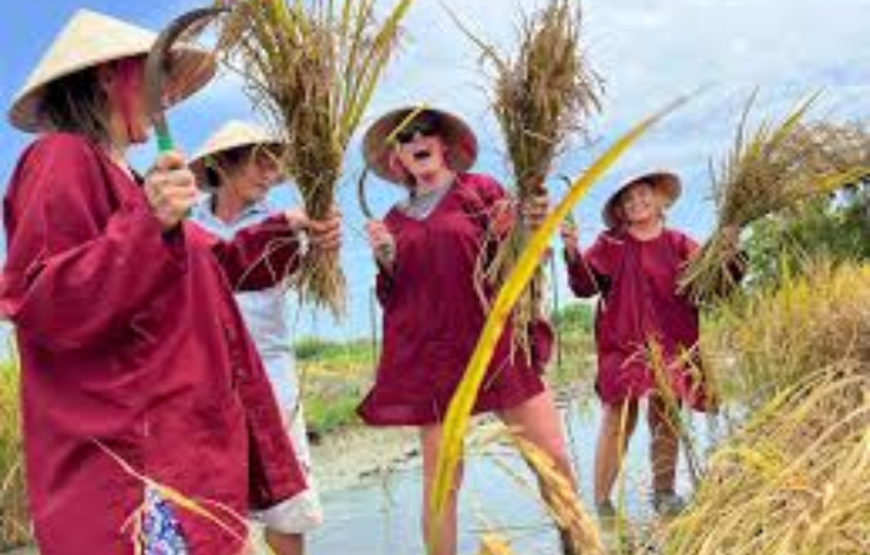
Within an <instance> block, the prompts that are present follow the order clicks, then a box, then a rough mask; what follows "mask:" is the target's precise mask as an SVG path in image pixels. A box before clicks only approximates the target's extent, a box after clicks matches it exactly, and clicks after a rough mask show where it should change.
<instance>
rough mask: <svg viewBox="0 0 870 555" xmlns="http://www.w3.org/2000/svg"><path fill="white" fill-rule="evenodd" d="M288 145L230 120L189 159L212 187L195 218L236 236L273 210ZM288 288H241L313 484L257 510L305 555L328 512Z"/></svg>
mask: <svg viewBox="0 0 870 555" xmlns="http://www.w3.org/2000/svg"><path fill="white" fill-rule="evenodd" d="M283 148H284V143H282V142H281V141H280V140H279V139H277V138H275V137H274V136H272V135H270V134H269V133H268V132H267V131H265V130H264V129H262V128H260V127H259V126H257V125H254V124H252V123H249V122H245V121H237V120H232V121H229V122H227V123H226V124H224V125H223V126H222V127H221V128H220V129H218V131H216V132H215V133H214V134H213V135H212V136H211V137H209V139H208V140H207V141H206V143H205V144H204V145H203V146H202V148H201V149H200V150H199V152H197V153H196V154H195V155H194V156H193V158H191V160H190V167H191V169H192V170H193V172H194V174H195V175H196V176H197V181H198V183H199V184H200V188H201V189H204V190H206V191H208V192H209V194H207V195H204V196H203V198H202V199H201V200H200V201H199V202H198V203H197V204H196V206H195V207H194V210H193V213H192V217H191V219H192V221H194V222H196V223H197V224H199V225H201V226H202V227H204V228H205V229H206V230H208V231H209V232H210V233H213V234H215V235H216V236H218V237H220V238H221V239H224V240H230V239H232V238H233V237H234V236H236V235H237V234H238V233H240V232H241V231H242V230H244V229H246V228H248V227H250V226H252V225H255V224H257V223H259V222H261V221H263V220H264V219H266V218H268V217H269V216H271V215H272V214H274V213H275V210H274V209H273V208H272V207H271V206H270V205H269V203H268V200H267V194H268V192H269V190H270V189H271V188H272V187H274V186H276V185H278V184H279V183H280V182H281V181H282V177H283V176H282V175H281V171H280V164H279V162H280V157H281V154H282V150H283ZM297 217H298V218H300V219H304V218H305V215H304V213H302V212H300V213H298V215H297ZM276 271H279V272H280V271H281V269H276ZM288 295H289V291H288V289H287V287H286V286H284V285H278V286H276V287H272V288H269V289H265V290H262V291H243V292H240V293H237V294H236V300H237V301H238V303H239V307H240V308H241V310H242V316H244V318H245V322H246V324H247V326H248V331H249V332H250V333H251V336H252V338H253V339H254V343H255V345H256V347H257V351H258V352H259V353H260V357H261V358H262V359H263V364H264V366H265V368H266V373H267V374H268V376H269V381H270V382H271V383H272V389H273V390H274V392H275V395H276V397H277V399H278V405H279V406H280V407H281V411H282V413H283V415H284V418H285V422H286V423H287V429H288V432H289V434H290V439H291V441H292V442H293V446H294V447H295V449H296V454H297V456H298V457H299V461H300V462H301V463H302V466H303V469H304V470H305V472H306V478H308V483H309V489H308V490H307V491H306V492H305V493H303V494H300V495H297V496H296V497H294V498H293V499H291V500H290V501H289V502H287V503H284V504H281V505H279V506H277V507H271V508H269V509H267V510H266V511H263V512H262V513H260V514H258V515H257V516H258V517H259V519H260V520H262V521H264V522H265V524H266V527H265V536H266V542H267V543H268V544H269V546H270V547H271V548H272V550H273V551H274V552H275V554H276V555H295V554H301V553H302V552H303V547H304V536H303V534H305V533H308V532H311V531H313V530H314V529H315V528H316V527H317V526H319V525H320V523H321V522H322V519H323V516H322V510H321V507H320V501H319V498H318V495H317V491H316V490H315V488H314V485H313V481H312V476H311V472H310V470H311V455H310V451H309V446H308V437H307V434H306V430H305V419H304V415H303V410H302V405H301V398H300V395H299V392H300V389H299V381H298V380H299V378H298V375H297V372H296V368H295V361H294V358H293V337H292V333H291V331H290V325H289V322H288V312H287V309H288Z"/></svg>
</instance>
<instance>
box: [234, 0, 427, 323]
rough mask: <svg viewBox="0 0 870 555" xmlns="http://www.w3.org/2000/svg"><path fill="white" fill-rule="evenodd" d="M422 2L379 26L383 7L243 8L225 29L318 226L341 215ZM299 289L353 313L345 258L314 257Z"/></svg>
mask: <svg viewBox="0 0 870 555" xmlns="http://www.w3.org/2000/svg"><path fill="white" fill-rule="evenodd" d="M412 2H413V0H397V3H396V4H395V6H393V7H392V8H391V9H390V11H389V13H387V15H386V17H385V19H384V20H383V23H382V24H378V23H376V22H375V14H374V11H375V0H345V1H344V2H333V1H332V0H310V1H308V0H306V1H302V0H239V1H237V2H235V3H234V8H233V11H232V13H231V14H230V15H229V16H228V17H227V19H226V21H225V25H224V27H223V30H222V36H221V39H220V47H221V48H222V49H223V51H224V52H226V53H227V54H226V55H227V58H228V61H229V63H230V64H231V65H234V66H236V67H237V68H238V71H240V72H241V74H242V75H243V76H244V77H245V79H246V82H247V89H248V92H249V94H250V96H251V98H252V100H253V101H254V104H255V106H257V107H258V108H260V109H261V110H263V111H265V113H266V116H267V118H268V119H269V120H270V121H271V122H272V124H273V127H275V128H276V130H277V131H278V134H279V135H280V136H282V138H283V139H284V140H285V141H286V143H287V144H288V145H289V147H288V148H287V149H286V154H285V159H284V168H285V170H286V174H287V175H289V176H290V177H291V178H292V179H293V180H294V181H295V182H296V185H297V186H298V188H299V191H300V193H301V195H302V198H303V201H304V202H305V208H306V210H307V212H308V214H309V215H310V216H311V217H312V218H315V219H322V218H325V217H326V216H327V215H328V214H329V212H330V210H332V207H333V205H334V203H335V196H336V193H335V191H336V187H337V186H338V182H339V179H340V177H341V166H342V161H343V158H344V153H345V150H346V148H347V145H348V142H349V141H350V138H351V136H352V135H353V133H354V132H355V130H356V129H357V127H358V126H359V124H360V121H361V119H362V116H363V113H364V112H365V109H366V107H367V106H368V103H369V100H370V99H371V97H372V94H373V92H374V90H375V87H376V85H377V83H378V80H379V78H380V76H381V73H382V71H383V69H384V67H385V66H386V64H387V62H388V61H389V59H390V57H391V55H392V54H393V52H394V50H395V49H396V45H397V39H398V35H399V23H400V21H401V20H402V18H403V16H404V15H405V13H406V12H407V10H408V8H409V7H410V5H411V3H412ZM299 286H300V290H301V291H303V293H307V294H310V296H311V298H312V300H313V301H314V302H315V303H316V304H317V305H320V306H327V307H329V308H330V309H331V310H332V311H333V313H334V314H336V315H339V314H341V313H343V311H344V303H345V301H344V295H345V292H344V291H345V280H344V276H343V274H342V273H341V269H340V268H339V266H338V259H337V254H336V255H334V256H330V257H327V256H324V255H323V254H322V253H319V252H317V251H312V253H311V254H310V255H309V256H308V258H307V260H306V261H304V263H303V265H302V270H301V272H300V283H299Z"/></svg>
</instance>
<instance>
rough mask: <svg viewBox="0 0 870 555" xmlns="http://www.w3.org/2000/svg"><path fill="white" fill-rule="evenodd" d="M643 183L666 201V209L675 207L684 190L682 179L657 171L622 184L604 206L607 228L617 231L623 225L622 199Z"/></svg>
mask: <svg viewBox="0 0 870 555" xmlns="http://www.w3.org/2000/svg"><path fill="white" fill-rule="evenodd" d="M641 182H643V183H649V184H650V186H651V187H652V188H653V189H654V190H656V191H657V192H658V193H659V194H660V195H661V196H662V198H664V199H665V206H664V207H665V208H670V207H671V206H673V204H674V203H675V202H677V199H679V198H680V194H681V193H682V190H683V186H682V183H681V181H680V178H679V177H678V176H677V175H676V174H674V173H671V172H666V171H657V172H651V173H647V174H644V175H641V176H639V177H635V178H634V179H631V180H629V181H627V182H625V183H624V184H622V185H621V186H620V187H619V188H618V189H617V190H616V191H615V192H614V193H613V194H612V195H610V198H609V199H607V202H606V203H605V204H604V210H602V213H601V217H602V219H603V220H604V224H605V225H606V226H607V227H609V228H610V229H615V228H617V227H619V226H620V225H621V224H622V223H623V222H622V218H621V216H620V214H619V201H620V197H621V196H622V194H623V193H624V192H625V191H627V190H628V189H629V188H630V187H632V186H634V185H637V184H638V183H641Z"/></svg>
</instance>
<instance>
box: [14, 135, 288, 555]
mask: <svg viewBox="0 0 870 555" xmlns="http://www.w3.org/2000/svg"><path fill="white" fill-rule="evenodd" d="M4 212H5V225H6V230H7V236H8V244H9V250H8V259H7V261H6V266H5V269H4V272H3V275H2V281H0V310H2V312H3V314H5V315H6V316H8V317H9V318H10V319H11V320H12V321H13V322H14V324H15V327H16V334H17V340H18V346H19V350H20V358H21V371H22V398H23V399H22V400H23V413H24V414H23V416H24V424H23V427H24V442H25V456H26V464H27V478H28V482H27V485H28V492H29V497H30V504H31V505H30V507H31V511H32V517H33V521H34V525H35V530H36V537H37V541H38V542H39V546H40V550H41V553H42V555H85V554H113V555H115V554H132V553H133V552H134V548H133V544H132V543H131V540H130V538H131V535H132V533H133V527H132V526H130V525H129V523H126V525H125V522H126V521H127V519H128V517H130V516H131V515H132V514H133V513H134V511H135V510H136V509H137V507H138V506H139V505H140V504H141V503H142V499H143V488H144V486H143V483H142V482H141V481H140V480H139V479H137V478H136V477H134V476H132V475H130V474H129V473H127V472H125V471H124V470H123V469H122V468H121V466H120V465H119V464H118V463H117V462H116V461H114V460H113V459H112V458H111V457H110V456H109V455H107V454H106V452H105V451H104V450H103V448H105V449H108V450H109V451H111V452H112V453H114V454H115V455H117V456H118V457H120V459H122V460H123V461H125V462H126V463H127V464H129V465H130V467H132V469H133V470H134V471H135V472H138V473H141V474H142V475H144V476H147V477H148V478H150V479H152V480H155V481H157V482H159V483H161V484H164V485H166V486H169V487H171V488H173V489H175V490H177V491H178V492H180V493H181V494H183V495H184V496H187V497H189V498H191V499H194V500H199V501H203V500H207V501H209V502H216V503H219V504H221V505H222V506H223V507H224V509H219V508H215V507H216V505H214V504H208V505H207V508H208V509H210V510H211V511H213V512H215V513H216V514H217V515H218V516H219V517H221V518H222V519H223V520H224V521H226V522H229V523H232V524H233V527H234V528H235V530H236V532H237V533H238V534H242V535H244V534H245V532H244V530H243V525H241V524H239V522H238V521H237V520H234V519H233V518H232V517H230V516H229V515H228V512H227V510H230V511H234V512H235V513H236V514H237V515H242V516H245V515H247V513H248V511H249V509H251V508H256V509H262V508H265V507H267V506H270V505H272V504H275V503H277V502H279V501H282V500H284V499H288V498H290V497H292V496H294V495H295V494H296V493H298V492H300V491H302V489H303V487H304V483H305V481H304V478H303V475H302V473H301V469H300V468H299V466H298V463H296V460H295V454H294V453H293V450H292V447H291V446H290V443H289V441H288V439H287V434H286V433H285V432H284V429H283V427H282V423H281V415H280V413H279V411H278V408H277V406H276V403H275V401H274V398H273V396H272V392H271V388H270V386H269V382H268V381H267V379H266V376H265V373H264V371H263V368H262V364H261V362H260V360H259V358H258V357H257V355H256V351H255V350H254V347H253V345H252V342H251V340H250V339H249V337H248V334H247V332H246V331H245V326H244V324H243V322H242V319H241V316H240V314H239V311H238V309H237V308H236V304H235V302H234V300H233V296H232V291H231V284H232V285H233V286H238V287H241V288H260V287H265V286H268V285H271V284H272V283H273V282H274V279H275V277H274V275H273V274H272V273H271V272H270V271H269V268H267V267H266V264H263V263H260V262H261V260H260V258H259V257H260V256H261V255H262V253H263V252H264V249H265V248H266V247H267V245H271V244H274V240H275V239H280V240H281V241H282V242H283V243H285V244H286V247H285V248H281V249H278V250H277V251H276V252H275V253H274V254H273V255H272V257H271V259H270V262H272V265H273V267H278V268H283V267H285V265H286V264H287V263H288V262H289V261H291V260H292V259H293V258H295V256H296V254H297V246H296V241H295V240H294V238H293V236H292V234H291V233H290V232H289V230H288V228H287V226H286V225H285V222H284V220H283V218H275V219H272V220H270V221H267V222H265V223H264V224H262V225H261V226H259V227H256V228H252V229H251V230H250V231H248V232H245V233H242V234H240V235H239V236H238V238H237V240H235V241H233V242H232V243H222V242H218V241H216V240H215V239H214V238H212V237H211V236H210V235H208V234H206V233H205V232H202V231H199V230H198V228H197V227H196V226H193V225H187V224H183V225H182V226H181V228H179V229H178V230H176V231H174V232H171V233H169V234H163V233H162V229H161V226H160V223H159V222H158V221H157V219H156V218H155V217H154V216H153V215H152V213H151V210H150V207H149V205H148V203H147V200H146V198H145V195H144V193H143V191H142V189H141V187H139V186H138V185H137V184H136V183H135V182H134V181H133V180H131V179H130V178H129V177H128V176H127V175H126V174H125V173H124V172H123V171H122V170H120V169H119V168H118V167H117V166H116V165H115V164H113V163H112V162H111V161H110V160H109V159H108V157H107V156H106V155H105V154H104V153H103V152H102V150H101V149H99V148H98V147H96V146H95V145H93V144H92V143H90V142H88V141H86V140H85V139H83V138H81V137H78V136H76V135H70V134H51V135H48V136H45V137H43V138H41V139H39V140H37V141H36V142H35V143H34V144H33V145H31V147H30V148H28V149H27V151H26V152H25V153H24V154H23V156H22V157H21V160H20V162H19V164H18V167H17V169H16V171H15V173H14V175H13V177H12V181H11V184H10V187H9V191H8V193H7V197H6V200H5V205H4ZM175 512H176V513H177V515H178V517H179V519H180V521H181V525H182V529H183V533H184V535H185V536H186V539H187V541H188V545H189V547H190V552H191V553H192V554H194V555H197V554H208V555H223V554H227V555H230V554H233V555H234V554H236V553H238V551H239V550H240V548H241V543H240V542H239V540H238V539H237V538H234V537H233V535H231V534H228V533H227V532H225V531H222V530H220V529H219V528H218V527H217V526H215V525H214V524H212V523H209V522H207V521H206V520H205V519H204V518H202V517H200V516H196V515H194V514H193V513H191V512H188V511H186V510H184V509H183V508H181V507H178V506H175Z"/></svg>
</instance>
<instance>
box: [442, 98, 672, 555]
mask: <svg viewBox="0 0 870 555" xmlns="http://www.w3.org/2000/svg"><path fill="white" fill-rule="evenodd" d="M687 100H688V97H681V98H679V99H677V100H676V101H674V102H673V103H671V104H670V105H668V106H667V107H666V108H664V109H663V110H661V111H660V112H658V113H656V114H654V115H652V116H649V117H648V118H646V119H644V120H643V121H641V122H640V123H639V124H637V125H636V126H635V127H633V128H632V129H630V130H629V131H628V132H627V133H625V134H624V135H623V136H622V137H620V138H619V139H618V140H617V141H616V143H614V144H613V145H612V146H611V147H610V148H609V149H608V150H607V151H606V152H605V153H604V154H602V155H601V156H600V157H599V158H598V159H597V160H596V161H595V163H594V164H592V166H591V167H590V168H589V169H588V170H587V171H586V172H585V173H584V174H583V175H581V176H580V177H579V178H578V179H577V180H576V181H574V183H573V184H572V186H571V188H570V190H569V191H568V193H567V194H566V195H565V197H564V198H563V199H562V201H561V202H560V203H559V204H558V205H557V206H556V208H555V210H554V211H553V212H552V213H551V214H550V215H549V216H548V217H547V219H546V220H545V221H544V223H543V224H542V225H541V227H540V228H538V229H537V230H536V231H535V232H534V233H533V234H532V235H531V237H530V238H529V241H528V244H527V245H526V248H525V249H524V250H523V251H522V253H521V254H520V257H519V259H518V260H517V264H516V266H515V267H514V268H513V269H512V270H511V272H510V274H509V275H508V277H507V280H506V281H505V283H504V285H503V286H502V288H501V289H500V290H499V292H498V296H497V297H496V299H495V302H494V304H493V306H492V308H491V310H490V313H489V315H488V316H487V319H486V323H485V324H484V328H483V331H482V332H481V336H480V338H479V340H478V342H477V346H476V347H475V349H474V352H473V353H472V355H471V360H470V361H469V362H468V365H467V366H466V368H465V372H464V377H463V379H462V382H460V384H459V386H458V388H457V390H456V392H455V393H454V395H453V399H452V400H451V402H450V406H449V408H448V410H447V415H446V416H445V419H444V424H443V431H442V434H443V436H442V439H441V449H440V452H439V455H438V462H437V466H436V470H435V480H434V486H433V495H432V506H431V507H430V508H429V509H430V510H432V511H433V515H434V518H433V519H432V523H433V524H432V529H431V530H429V531H428V533H429V536H430V537H429V542H430V546H431V547H433V551H434V543H435V539H436V538H437V534H436V532H437V531H438V529H439V527H440V524H441V523H440V520H441V516H442V515H443V511H444V508H445V506H446V503H447V499H448V498H449V495H450V487H451V484H453V480H454V476H455V472H456V465H457V464H458V462H459V459H460V458H461V456H462V449H463V443H464V438H465V433H466V431H467V429H468V422H469V419H470V415H471V410H472V408H473V407H474V402H475V399H477V394H478V392H479V391H480V386H481V384H482V382H483V378H484V376H485V373H486V369H487V367H488V366H489V363H490V361H491V360H492V355H493V350H494V348H495V345H496V343H497V342H498V339H499V337H500V336H501V334H502V332H503V330H504V327H505V324H506V321H507V319H508V316H509V315H510V312H511V309H512V308H513V306H514V304H515V303H516V301H517V299H519V297H520V295H521V294H522V292H523V290H524V289H525V288H526V286H527V285H528V283H529V281H530V280H531V279H532V277H533V276H534V275H535V272H536V270H537V268H538V265H539V264H540V261H541V259H542V257H543V255H544V252H545V251H546V249H547V246H548V244H549V242H550V238H551V237H552V236H553V235H554V234H555V233H556V230H557V229H558V226H559V224H560V223H561V222H562V221H563V220H564V219H565V217H567V216H568V214H569V213H570V211H571V209H572V208H573V207H574V205H575V204H577V202H579V201H580V199H582V198H583V197H584V196H585V195H586V193H587V192H588V191H589V189H590V188H591V187H592V185H593V184H595V182H597V181H598V180H599V179H600V178H601V177H602V176H603V175H604V173H605V172H606V171H607V170H608V169H610V167H611V166H613V165H614V164H615V163H616V161H617V160H618V159H619V158H620V156H622V155H623V154H624V153H625V152H626V151H627V150H628V149H629V148H630V147H631V145H633V144H634V143H635V142H636V141H637V140H638V139H640V137H641V136H643V135H644V134H645V133H646V132H647V131H648V130H649V129H650V128H651V127H652V126H653V125H655V124H656V123H658V122H659V121H660V120H661V119H662V118H664V117H665V116H666V115H668V114H669V113H670V112H672V111H673V110H675V109H676V108H678V107H679V106H681V105H682V104H683V103H685V102H686V101H687Z"/></svg>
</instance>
